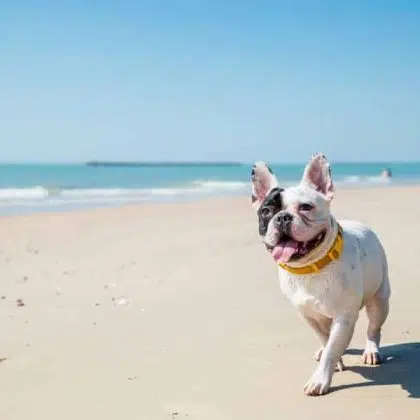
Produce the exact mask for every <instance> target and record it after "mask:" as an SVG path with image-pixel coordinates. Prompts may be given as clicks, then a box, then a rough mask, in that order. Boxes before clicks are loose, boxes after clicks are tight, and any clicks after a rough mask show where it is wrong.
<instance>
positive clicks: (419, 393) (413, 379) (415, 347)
mask: <svg viewBox="0 0 420 420" xmlns="http://www.w3.org/2000/svg"><path fill="white" fill-rule="evenodd" d="M381 352H382V356H383V357H384V359H385V362H384V363H383V364H382V365H381V366H351V367H348V368H347V369H348V370H350V371H352V372H356V373H358V374H360V375H361V376H363V377H364V378H365V379H367V380H369V382H363V383H357V384H349V385H342V386H337V387H334V388H333V389H332V391H339V390H342V389H347V388H358V387H365V386H380V385H400V386H401V387H402V388H403V389H404V390H406V391H407V392H408V394H409V395H408V398H420V343H403V344H397V345H393V346H384V347H381ZM346 354H353V355H361V354H362V352H361V351H360V350H355V349H348V350H347V351H346Z"/></svg>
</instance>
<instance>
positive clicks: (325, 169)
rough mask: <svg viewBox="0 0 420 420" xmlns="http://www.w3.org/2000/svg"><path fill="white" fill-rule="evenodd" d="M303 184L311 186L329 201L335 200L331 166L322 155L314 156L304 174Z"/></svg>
mask: <svg viewBox="0 0 420 420" xmlns="http://www.w3.org/2000/svg"><path fill="white" fill-rule="evenodd" d="M301 183H302V184H306V185H309V186H310V187H312V188H314V189H315V190H317V191H318V192H320V193H321V194H323V195H324V196H325V198H326V199H327V200H328V201H331V200H332V199H333V198H334V184H333V181H332V178H331V169H330V164H329V163H328V161H327V158H326V157H325V155H324V154H322V153H316V154H315V155H313V156H312V158H311V160H310V161H309V163H308V164H307V165H306V168H305V171H304V172H303V177H302V181H301Z"/></svg>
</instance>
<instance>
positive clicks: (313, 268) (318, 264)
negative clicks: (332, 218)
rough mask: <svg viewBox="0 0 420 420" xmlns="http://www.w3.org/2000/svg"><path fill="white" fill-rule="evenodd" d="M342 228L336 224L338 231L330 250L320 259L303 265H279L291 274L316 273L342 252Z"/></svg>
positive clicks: (337, 257)
mask: <svg viewBox="0 0 420 420" xmlns="http://www.w3.org/2000/svg"><path fill="white" fill-rule="evenodd" d="M343 243H344V242H343V229H342V228H341V226H340V225H338V232H337V236H336V238H335V241H334V243H333V244H332V246H331V248H330V250H329V251H328V253H327V255H325V257H322V258H321V259H320V260H318V261H315V262H314V263H312V264H309V265H306V266H305V267H290V265H287V264H280V263H279V266H280V267H281V268H282V269H283V270H286V271H289V272H290V273H293V274H312V273H317V272H318V271H320V270H321V269H322V268H324V267H325V266H327V265H328V264H329V263H330V262H332V261H334V260H338V259H339V258H340V255H341V253H342V252H343Z"/></svg>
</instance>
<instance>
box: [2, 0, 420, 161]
mask: <svg viewBox="0 0 420 420" xmlns="http://www.w3.org/2000/svg"><path fill="white" fill-rule="evenodd" d="M4 3H5V2H2V3H1V5H0V51H1V65H0V145H1V149H0V150H1V154H0V160H1V161H46V162H47V161H48V162H50V161H59V162H65V161H83V160H88V159H106V160H108V159H112V160H118V159H121V160H167V159H169V160H203V159H209V160H242V161H253V160H256V159H266V160H269V161H279V162H287V161H305V160H306V159H307V158H308V155H309V154H311V153H312V152H314V151H318V150H322V151H325V152H326V153H327V154H328V155H329V157H330V158H331V159H332V160H347V161H349V160H410V159H412V160H420V2H418V1H403V0H401V1H387V0H382V1H359V0H355V1H323V0H319V1H311V0H307V1H305V0H295V1H293V0H290V1H281V0H278V1H274V0H273V1H265V0H261V1H256V0H255V1H247V0H242V1H239V0H238V1H236V0H235V1H233V0H232V1H229V0H189V1H186V0H185V1H184V0H179V1H174V0H173V1H169V0H168V1H159V0H155V1H152V0H150V1H142V0H137V1H124V0H122V1H112V2H111V1H106V0H103V1H92V0H91V1H88V0H85V1H78V0H75V1H72V2H67V1H62V2H58V1H37V2H31V1H19V0H16V1H14V2H8V3H9V4H8V5H6V4H4Z"/></svg>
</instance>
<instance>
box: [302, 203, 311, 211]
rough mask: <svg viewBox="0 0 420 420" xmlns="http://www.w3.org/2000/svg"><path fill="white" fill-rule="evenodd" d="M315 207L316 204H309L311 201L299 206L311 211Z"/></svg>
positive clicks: (303, 209)
mask: <svg viewBox="0 0 420 420" xmlns="http://www.w3.org/2000/svg"><path fill="white" fill-rule="evenodd" d="M313 208H314V206H313V205H312V204H309V203H302V204H301V205H300V206H299V210H300V211H311V210H312V209H313Z"/></svg>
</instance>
